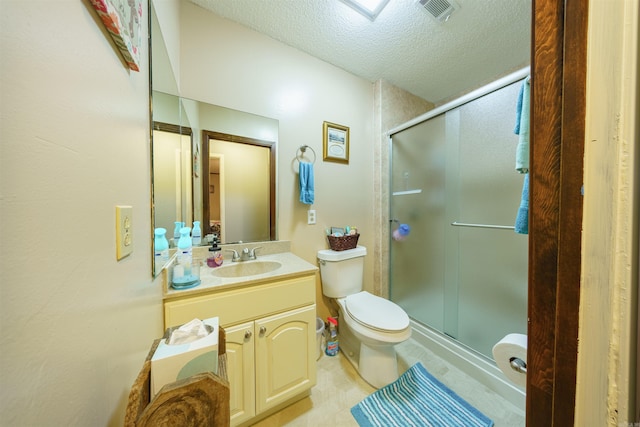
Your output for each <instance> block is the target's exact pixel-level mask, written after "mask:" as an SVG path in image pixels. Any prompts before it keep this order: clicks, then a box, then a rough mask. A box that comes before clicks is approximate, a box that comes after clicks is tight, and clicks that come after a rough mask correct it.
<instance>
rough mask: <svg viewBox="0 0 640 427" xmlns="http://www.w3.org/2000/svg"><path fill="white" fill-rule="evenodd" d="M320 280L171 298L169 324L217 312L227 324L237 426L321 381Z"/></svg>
mask: <svg viewBox="0 0 640 427" xmlns="http://www.w3.org/2000/svg"><path fill="white" fill-rule="evenodd" d="M315 281H316V280H315V274H313V275H308V276H304V277H298V278H293V279H286V280H277V281H267V282H263V283H256V284H251V285H247V286H243V287H238V288H233V289H228V290H225V289H222V290H219V291H216V290H211V291H210V292H206V293H203V294H199V295H194V296H191V297H186V298H180V299H172V300H167V301H165V303H164V310H165V326H166V327H170V326H176V325H180V324H183V323H186V322H189V321H190V320H192V319H193V318H196V317H197V318H200V319H205V318H209V317H215V316H217V317H219V320H220V325H221V326H222V327H224V328H225V331H226V352H227V376H228V379H229V383H230V393H231V398H230V409H231V425H233V426H237V425H242V424H245V423H247V424H248V423H249V422H250V421H251V420H252V419H254V418H256V417H260V418H261V416H264V415H265V414H269V413H270V411H274V410H277V409H280V408H281V407H284V406H286V405H287V404H288V403H291V402H293V401H295V400H296V399H299V398H301V397H304V396H306V395H307V394H308V393H309V391H310V389H311V387H312V386H313V385H315V383H316V352H317V349H316V345H317V342H316V337H315V319H316V306H315Z"/></svg>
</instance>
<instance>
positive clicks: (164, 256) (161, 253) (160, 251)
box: [153, 228, 169, 267]
mask: <svg viewBox="0 0 640 427" xmlns="http://www.w3.org/2000/svg"><path fill="white" fill-rule="evenodd" d="M166 234H167V230H166V229H165V228H156V229H155V230H154V239H153V255H154V259H155V265H156V266H159V267H161V266H163V265H165V264H166V263H167V262H168V261H169V241H168V240H167V236H166Z"/></svg>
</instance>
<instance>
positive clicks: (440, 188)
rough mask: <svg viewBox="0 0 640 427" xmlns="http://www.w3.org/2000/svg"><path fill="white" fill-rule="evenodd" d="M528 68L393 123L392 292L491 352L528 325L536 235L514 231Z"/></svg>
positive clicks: (426, 320)
mask: <svg viewBox="0 0 640 427" xmlns="http://www.w3.org/2000/svg"><path fill="white" fill-rule="evenodd" d="M527 74H528V70H521V71H519V72H517V73H514V74H512V75H510V76H508V77H505V78H503V79H501V80H499V81H496V82H494V83H492V84H490V85H487V86H486V87H484V88H481V89H479V90H477V91H475V92H473V93H472V94H469V95H468V96H465V97H463V98H460V99H459V100H457V101H454V102H451V103H449V104H447V105H445V106H443V107H440V108H437V109H436V110H433V111H431V112H429V113H427V114H426V115H424V116H422V117H420V118H418V119H416V120H414V121H412V122H410V123H407V124H406V125H404V126H401V127H399V128H397V129H395V130H394V131H392V133H391V143H390V150H391V157H390V161H391V184H390V185H391V187H390V188H391V200H390V215H391V216H390V218H392V221H391V227H392V230H393V229H396V228H397V227H398V226H399V225H400V224H402V223H406V224H408V225H409V226H410V227H411V231H410V233H409V235H408V236H407V238H406V239H405V240H399V241H396V240H393V239H391V242H390V263H391V264H390V297H391V300H392V301H394V302H395V303H396V304H398V305H400V306H401V307H402V308H403V309H404V310H405V311H406V312H407V313H408V314H409V316H410V317H411V318H412V319H413V320H414V321H417V322H419V323H420V324H422V325H426V326H427V327H429V328H431V329H435V330H436V331H438V332H439V333H441V334H444V335H446V336H448V337H450V338H453V339H454V340H456V342H457V343H459V344H462V345H463V346H466V347H468V348H469V349H472V351H474V352H477V353H479V354H481V355H482V356H483V357H485V358H488V359H491V360H492V359H493V356H492V347H493V345H494V344H495V343H497V342H498V341H499V340H500V339H502V338H503V337H504V336H505V335H506V334H509V333H522V334H526V333H527V256H528V254H527V245H528V242H527V241H528V239H527V236H526V235H524V234H518V233H516V232H515V231H514V227H513V225H514V223H515V218H516V214H517V212H518V207H519V206H520V200H521V195H522V186H523V179H524V175H522V174H519V173H518V172H517V171H516V170H515V156H516V146H517V143H518V135H515V134H514V125H515V120H516V102H517V98H518V93H519V90H520V87H521V84H522V83H521V82H522V80H523V79H524V78H525V77H526V75H527Z"/></svg>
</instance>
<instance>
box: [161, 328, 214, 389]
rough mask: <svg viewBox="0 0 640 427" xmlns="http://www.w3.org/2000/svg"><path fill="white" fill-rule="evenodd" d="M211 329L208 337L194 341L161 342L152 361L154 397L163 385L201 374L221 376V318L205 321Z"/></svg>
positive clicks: (165, 340)
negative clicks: (219, 369)
mask: <svg viewBox="0 0 640 427" xmlns="http://www.w3.org/2000/svg"><path fill="white" fill-rule="evenodd" d="M202 322H203V323H204V324H205V326H209V327H210V328H207V329H208V332H210V333H209V335H207V336H206V337H204V338H200V339H197V340H195V341H192V342H189V343H186V344H179V345H169V344H168V343H167V339H162V340H160V343H159V344H158V348H157V349H156V351H155V353H153V357H152V358H151V395H152V396H155V395H156V394H157V393H158V392H159V391H160V389H161V388H162V386H164V385H165V384H168V383H172V382H174V381H177V380H180V379H183V378H188V377H190V376H192V375H195V374H199V373H202V372H213V373H214V374H217V373H218V318H217V317H213V318H211V319H205V320H203V321H202Z"/></svg>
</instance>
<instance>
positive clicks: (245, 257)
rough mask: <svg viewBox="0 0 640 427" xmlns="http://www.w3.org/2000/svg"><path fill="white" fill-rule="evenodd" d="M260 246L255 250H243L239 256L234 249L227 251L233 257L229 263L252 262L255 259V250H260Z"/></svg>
mask: <svg viewBox="0 0 640 427" xmlns="http://www.w3.org/2000/svg"><path fill="white" fill-rule="evenodd" d="M260 248H262V246H257V247H255V248H251V249H249V248H244V249H243V250H242V252H241V253H240V254H239V253H238V251H236V250H235V249H227V251H229V252H233V257H231V262H239V261H252V260H254V259H257V258H256V249H260Z"/></svg>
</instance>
